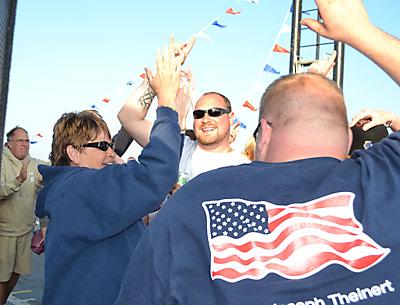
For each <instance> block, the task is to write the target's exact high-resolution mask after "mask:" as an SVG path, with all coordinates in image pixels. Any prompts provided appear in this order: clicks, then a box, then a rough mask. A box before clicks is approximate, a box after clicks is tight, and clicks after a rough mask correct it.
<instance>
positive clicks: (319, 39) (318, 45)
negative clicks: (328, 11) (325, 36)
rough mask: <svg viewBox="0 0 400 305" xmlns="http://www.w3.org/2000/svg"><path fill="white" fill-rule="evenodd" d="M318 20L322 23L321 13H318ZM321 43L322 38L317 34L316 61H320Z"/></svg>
mask: <svg viewBox="0 0 400 305" xmlns="http://www.w3.org/2000/svg"><path fill="white" fill-rule="evenodd" d="M317 20H318V22H320V21H321V16H320V14H319V11H317ZM320 43H321V36H320V35H319V34H318V33H317V34H316V39H315V45H316V46H317V47H316V48H315V59H316V60H318V59H319V55H320V54H319V53H320Z"/></svg>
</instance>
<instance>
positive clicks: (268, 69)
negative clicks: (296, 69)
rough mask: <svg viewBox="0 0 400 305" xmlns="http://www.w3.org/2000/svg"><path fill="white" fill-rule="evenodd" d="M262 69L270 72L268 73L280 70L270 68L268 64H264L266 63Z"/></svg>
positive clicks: (277, 72) (276, 72)
mask: <svg viewBox="0 0 400 305" xmlns="http://www.w3.org/2000/svg"><path fill="white" fill-rule="evenodd" d="M264 71H265V72H270V73H275V74H281V72H279V71H277V70H275V69H274V68H272V67H271V66H270V65H269V64H266V65H265V67H264Z"/></svg>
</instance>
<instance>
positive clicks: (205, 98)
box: [118, 82, 250, 180]
mask: <svg viewBox="0 0 400 305" xmlns="http://www.w3.org/2000/svg"><path fill="white" fill-rule="evenodd" d="M150 92H151V91H150V90H149V88H148V85H147V84H146V82H143V84H142V85H141V86H140V87H139V88H138V89H136V90H135V91H134V93H133V94H132V95H131V97H130V98H129V100H128V102H127V103H126V104H125V105H124V106H123V107H122V108H121V110H120V112H119V114H118V118H119V120H120V122H121V124H122V125H123V126H124V128H125V129H126V130H127V132H128V133H129V134H130V135H131V136H132V137H133V139H134V140H136V141H137V142H138V143H139V144H140V145H141V146H142V147H144V146H145V145H147V143H148V135H149V132H150V130H151V126H152V123H151V122H150V121H148V120H146V119H145V116H146V114H147V112H148V109H149V107H150V104H151V102H152V100H153V97H154V95H152V94H151V93H150ZM143 101H146V102H143ZM184 102H186V103H188V102H189V101H188V100H186V101H184ZM143 105H145V106H143ZM180 108H181V109H184V110H183V112H184V113H180V116H181V117H183V118H186V113H185V111H187V109H188V107H185V106H183V107H180ZM231 112H232V109H231V103H230V101H229V100H228V98H226V97H225V96H224V95H222V94H220V93H217V92H208V93H205V94H203V95H202V96H201V97H200V99H199V100H198V101H197V103H196V105H195V107H194V111H193V129H194V133H195V135H196V138H197V139H196V140H191V139H190V138H189V137H188V136H184V137H183V149H182V156H181V161H180V163H179V172H180V174H184V175H185V178H186V179H187V180H190V179H192V178H194V177H196V176H197V175H199V174H201V173H204V172H206V171H210V170H212V169H216V168H220V167H224V166H229V165H238V164H243V163H248V162H250V161H249V159H247V158H246V157H245V156H243V155H242V154H241V153H239V152H237V151H235V150H233V149H232V147H231V146H230V141H229V138H230V129H231V124H230V123H231Z"/></svg>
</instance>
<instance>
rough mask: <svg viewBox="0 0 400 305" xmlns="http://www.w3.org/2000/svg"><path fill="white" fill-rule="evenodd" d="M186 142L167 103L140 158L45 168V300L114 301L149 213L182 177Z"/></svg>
mask: <svg viewBox="0 0 400 305" xmlns="http://www.w3.org/2000/svg"><path fill="white" fill-rule="evenodd" d="M180 143H181V137H180V130H179V125H178V123H177V113H176V112H174V111H172V110H171V109H169V108H166V107H161V108H159V109H158V110H157V120H156V121H155V123H154V126H153V129H152V131H151V134H150V142H149V144H148V145H147V146H146V147H145V148H144V149H143V151H142V153H141V155H140V156H139V159H138V162H137V161H129V162H128V163H127V164H122V165H119V164H115V165H109V166H106V167H104V168H102V169H89V168H82V167H72V166H68V167H65V166H40V167H39V171H40V173H41V174H42V175H43V179H44V187H43V189H42V190H41V191H40V192H39V194H38V199H37V206H36V215H37V216H38V217H44V216H48V218H49V224H48V228H47V234H46V242H45V248H46V252H45V253H46V259H45V289H44V296H43V303H42V304H43V305H62V304H68V305H92V304H93V305H101V304H107V305H109V304H112V303H113V301H114V299H115V298H116V296H117V293H118V289H119V286H120V282H121V279H122V276H123V272H124V271H125V269H126V266H127V264H128V261H129V258H130V256H131V254H132V251H133V250H134V249H135V247H136V245H137V243H138V241H139V239H140V238H141V236H142V234H143V232H144V224H143V222H142V220H141V219H142V217H143V216H145V215H146V214H148V213H150V212H152V211H154V210H155V209H156V208H158V207H159V205H160V203H161V202H162V201H163V199H164V197H165V196H166V194H167V193H168V192H169V190H170V189H171V187H172V186H173V185H174V183H175V182H176V179H177V173H178V164H179V157H180Z"/></svg>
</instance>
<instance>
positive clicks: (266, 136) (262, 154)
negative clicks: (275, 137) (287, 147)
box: [255, 119, 272, 162]
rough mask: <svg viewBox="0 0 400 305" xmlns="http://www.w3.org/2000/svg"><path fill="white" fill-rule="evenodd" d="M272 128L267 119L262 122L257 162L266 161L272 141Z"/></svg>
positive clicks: (258, 138) (257, 145) (258, 139)
mask: <svg viewBox="0 0 400 305" xmlns="http://www.w3.org/2000/svg"><path fill="white" fill-rule="evenodd" d="M271 134H272V128H271V127H269V126H268V124H267V121H266V120H265V119H261V121H260V129H259V131H258V134H257V140H256V157H255V159H256V161H264V162H265V161H266V160H267V153H268V147H269V143H270V140H271Z"/></svg>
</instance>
